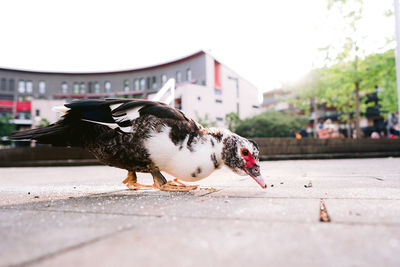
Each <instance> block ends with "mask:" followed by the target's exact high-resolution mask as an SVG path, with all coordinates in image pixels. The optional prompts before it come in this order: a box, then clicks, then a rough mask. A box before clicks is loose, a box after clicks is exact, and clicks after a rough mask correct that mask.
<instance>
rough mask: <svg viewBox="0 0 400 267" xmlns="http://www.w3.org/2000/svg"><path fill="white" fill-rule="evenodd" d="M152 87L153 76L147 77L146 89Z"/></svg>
mask: <svg viewBox="0 0 400 267" xmlns="http://www.w3.org/2000/svg"><path fill="white" fill-rule="evenodd" d="M150 88H151V78H150V77H147V79H146V89H147V90H150Z"/></svg>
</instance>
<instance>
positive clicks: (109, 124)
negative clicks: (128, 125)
mask: <svg viewBox="0 0 400 267" xmlns="http://www.w3.org/2000/svg"><path fill="white" fill-rule="evenodd" d="M82 120H83V121H87V122H91V123H96V124H100V125H105V126H108V127H110V128H111V129H115V128H118V124H116V123H107V122H100V121H91V120H86V119H82Z"/></svg>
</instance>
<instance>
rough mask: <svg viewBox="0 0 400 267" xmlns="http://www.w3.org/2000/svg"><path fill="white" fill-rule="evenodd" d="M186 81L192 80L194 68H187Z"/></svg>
mask: <svg viewBox="0 0 400 267" xmlns="http://www.w3.org/2000/svg"><path fill="white" fill-rule="evenodd" d="M186 81H189V82H190V81H192V70H191V69H187V70H186Z"/></svg>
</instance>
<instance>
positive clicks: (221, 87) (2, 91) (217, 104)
mask: <svg viewBox="0 0 400 267" xmlns="http://www.w3.org/2000/svg"><path fill="white" fill-rule="evenodd" d="M188 69H190V71H191V76H192V77H189V78H188V77H187V70H188ZM216 71H217V73H216ZM177 72H180V73H181V80H180V81H179V80H178V77H177ZM162 75H165V76H166V80H168V79H169V78H175V79H176V80H177V81H176V84H177V89H176V95H175V99H179V102H180V103H181V109H182V111H183V112H185V113H186V114H187V115H188V116H190V117H191V118H193V119H197V118H198V117H201V118H204V117H205V116H206V115H208V117H209V120H210V121H216V122H217V124H218V126H224V119H225V115H226V114H227V113H230V112H237V111H239V116H240V118H246V117H249V116H252V115H255V114H256V113H258V112H260V109H259V108H258V106H259V103H258V90H257V88H256V87H255V86H254V85H252V84H251V83H249V82H248V81H246V80H245V79H243V78H242V77H241V76H239V75H238V74H237V73H235V72H234V71H232V70H231V69H229V68H228V67H227V66H225V65H223V64H221V63H220V62H218V61H216V60H215V59H214V58H213V57H212V56H211V55H209V54H207V53H205V52H202V51H201V52H198V53H196V54H193V55H191V56H188V57H186V58H182V59H178V60H176V61H172V62H169V63H166V64H161V65H157V66H152V67H147V68H142V69H136V70H127V71H117V72H104V73H49V72H33V71H18V70H8V69H0V99H7V98H11V99H16V100H18V101H32V110H31V114H32V126H37V125H38V123H39V122H40V119H41V118H46V119H47V120H49V121H50V122H54V121H56V120H57V119H58V118H59V117H57V116H59V115H57V114H56V113H54V112H52V111H51V107H52V106H55V105H62V104H63V103H64V102H70V101H72V100H73V99H77V98H79V99H82V98H106V97H137V98H148V99H151V97H152V96H153V95H154V94H155V93H156V92H157V91H158V90H159V89H160V88H161V87H162V83H161V76H162ZM152 77H156V80H157V87H156V88H152V86H151V84H150V89H148V88H147V86H146V89H145V90H143V91H142V90H141V89H140V88H139V90H138V91H136V89H135V88H134V81H135V80H136V79H140V78H145V79H146V83H147V79H148V78H150V79H152ZM229 77H231V79H230V78H229ZM1 79H6V81H7V86H8V85H9V80H14V87H15V88H14V91H10V90H9V88H2V87H1ZM125 80H127V81H129V89H128V90H125V88H124V81H125ZM19 81H24V82H25V92H24V93H21V92H19V90H18V85H19ZM27 81H30V82H31V83H32V91H30V92H26V89H27V88H26V85H27ZM41 81H44V82H45V84H46V90H45V91H44V92H43V91H42V92H40V90H39V83H40V82H41ZM94 82H98V83H99V84H100V92H99V93H95V92H92V93H88V87H89V83H91V84H92V86H93V83H94ZM105 82H110V83H111V93H105V86H104V85H105ZM63 83H67V84H68V91H67V92H63V91H62V84H63ZM74 83H78V84H79V85H80V84H81V83H83V84H84V85H85V90H86V91H85V93H84V94H83V93H81V92H80V93H79V94H76V93H74V92H73V84H74ZM237 85H238V89H239V91H238V93H237V91H236V90H237V89H236V87H237ZM2 97H3V98H2ZM57 99H58V100H57ZM37 110H38V111H37ZM37 112H38V113H39V116H37V115H36V114H37Z"/></svg>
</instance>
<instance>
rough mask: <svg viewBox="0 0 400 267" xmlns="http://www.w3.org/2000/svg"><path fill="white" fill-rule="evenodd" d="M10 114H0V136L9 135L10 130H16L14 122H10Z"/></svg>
mask: <svg viewBox="0 0 400 267" xmlns="http://www.w3.org/2000/svg"><path fill="white" fill-rule="evenodd" d="M12 119H13V118H12V117H11V116H0V138H1V137H6V136H9V135H10V134H11V133H12V132H14V131H16V129H17V128H16V127H15V124H14V123H12V122H11V121H12Z"/></svg>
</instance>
